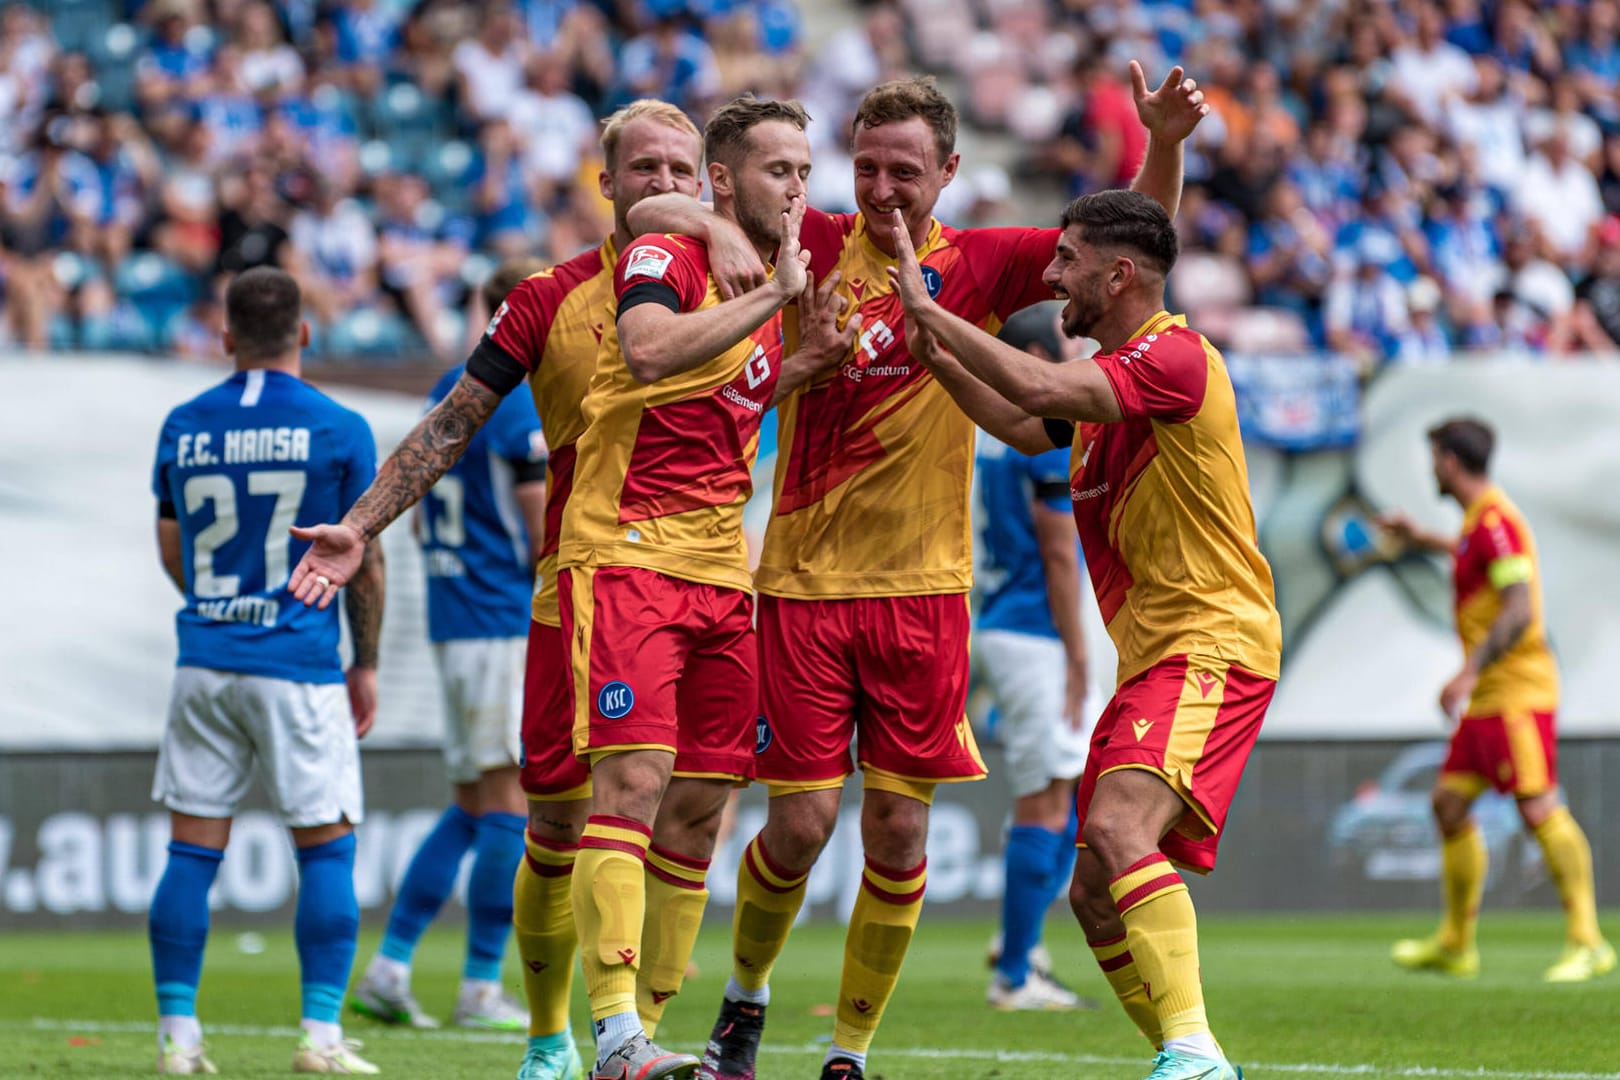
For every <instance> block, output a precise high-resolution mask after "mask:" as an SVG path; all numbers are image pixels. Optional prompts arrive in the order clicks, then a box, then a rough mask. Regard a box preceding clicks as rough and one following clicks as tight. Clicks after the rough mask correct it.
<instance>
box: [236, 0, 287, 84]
mask: <svg viewBox="0 0 1620 1080" xmlns="http://www.w3.org/2000/svg"><path fill="white" fill-rule="evenodd" d="M233 40H234V42H235V44H236V47H237V48H238V49H240V50H241V83H242V87H243V88H244V89H245V90H247V92H248V93H250V94H252V95H254V96H255V97H256V98H257V99H258V100H260V101H261V102H263V101H277V100H280V99H281V98H284V97H288V96H290V95H293V94H297V93H298V92H299V91H300V90H302V89H303V87H304V61H303V60H302V59H301V58H300V57H299V55H298V52H297V50H295V49H294V48H293V47H292V46H291V45H288V44H287V42H286V41H285V40H284V39H283V38H282V35H281V23H280V22H279V21H278V20H277V18H276V10H275V8H273V7H271V6H270V5H269V4H268V3H266V2H265V0H255V2H253V3H250V4H248V5H247V6H245V7H243V8H242V10H241V13H240V14H239V15H238V16H237V20H236V34H235V37H234V39H233Z"/></svg>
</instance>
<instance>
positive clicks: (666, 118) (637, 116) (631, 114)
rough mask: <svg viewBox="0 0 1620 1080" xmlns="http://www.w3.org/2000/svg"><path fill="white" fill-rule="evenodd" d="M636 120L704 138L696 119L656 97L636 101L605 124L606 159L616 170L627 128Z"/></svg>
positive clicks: (603, 148) (603, 123) (604, 143)
mask: <svg viewBox="0 0 1620 1080" xmlns="http://www.w3.org/2000/svg"><path fill="white" fill-rule="evenodd" d="M632 120H653V121H656V122H657V123H660V124H663V125H665V126H667V127H672V128H675V129H676V130H677V131H684V132H686V133H688V134H689V135H691V136H692V137H693V138H694V139H697V140H699V141H701V140H702V138H703V134H702V133H701V132H700V131H698V129H697V125H696V124H694V123H692V118H691V117H690V116H687V115H686V114H685V113H683V112H681V110H680V109H678V108H676V107H675V106H674V105H671V104H670V103H669V102H667V101H657V100H654V99H653V98H641V99H639V100H637V101H632V102H631V103H630V104H628V105H626V106H625V107H624V108H622V109H620V110H619V111H618V112H616V113H614V114H613V115H612V116H610V117H608V118H607V119H606V120H604V121H603V122H602V139H601V143H602V160H603V161H604V162H606V163H607V167H608V168H609V169H612V168H613V167H614V163H615V161H616V159H617V158H618V156H619V139H620V138H621V137H622V136H623V135H624V126H625V125H626V124H628V123H629V122H630V121H632Z"/></svg>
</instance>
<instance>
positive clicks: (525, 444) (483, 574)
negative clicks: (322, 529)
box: [418, 365, 546, 641]
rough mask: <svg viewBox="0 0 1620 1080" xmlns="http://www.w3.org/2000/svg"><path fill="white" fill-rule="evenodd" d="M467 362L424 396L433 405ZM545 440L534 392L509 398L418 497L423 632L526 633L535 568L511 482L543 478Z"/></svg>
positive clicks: (452, 636)
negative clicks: (425, 610) (423, 575)
mask: <svg viewBox="0 0 1620 1080" xmlns="http://www.w3.org/2000/svg"><path fill="white" fill-rule="evenodd" d="M464 368H465V365H459V366H457V367H454V368H451V369H450V370H449V371H447V372H445V373H444V377H443V378H441V379H440V380H439V383H438V385H437V386H435V387H434V388H433V392H432V393H431V394H429V395H428V407H429V408H432V407H433V406H434V405H437V404H438V403H439V402H440V401H443V400H444V398H445V397H446V396H447V395H448V394H449V393H450V388H451V387H453V386H455V385H456V381H457V380H458V379H460V378H461V373H462V371H463V370H464ZM545 462H546V443H545V440H544V439H543V438H541V435H540V417H539V415H538V414H536V413H535V411H534V396H533V395H532V394H530V393H528V391H527V390H526V389H523V390H519V391H518V392H517V393H512V394H508V395H506V398H505V400H503V401H502V402H501V404H500V407H499V408H497V409H496V410H495V413H494V415H493V416H491V417H490V418H489V419H488V420H487V421H486V422H485V423H484V426H483V427H481V428H479V429H478V433H477V434H476V435H474V436H473V438H472V442H470V443H469V444H468V445H467V452H466V453H464V454H462V455H461V460H459V461H457V462H456V463H455V464H454V465H452V466H451V467H450V471H449V472H447V473H445V474H444V476H443V477H442V478H441V479H440V480H439V482H438V483H437V484H435V485H434V486H433V490H432V491H430V492H428V495H427V498H425V499H423V500H422V511H421V515H422V516H421V518H420V519H419V521H420V525H421V528H420V530H419V533H418V535H419V536H420V537H421V540H422V561H423V562H424V563H425V564H426V566H427V575H428V589H427V600H428V637H430V638H431V639H433V640H434V641H455V640H460V639H463V638H492V637H523V636H525V635H526V634H528V632H529V610H530V605H531V604H532V602H533V599H534V567H533V566H532V565H530V563H529V533H528V529H527V528H525V526H524V522H523V515H522V513H520V512H519V509H518V504H517V498H516V496H515V495H514V494H513V490H512V489H513V487H514V485H516V484H518V483H522V482H525V481H543V480H544V479H545Z"/></svg>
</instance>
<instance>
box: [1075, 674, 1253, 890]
mask: <svg viewBox="0 0 1620 1080" xmlns="http://www.w3.org/2000/svg"><path fill="white" fill-rule="evenodd" d="M1276 689H1277V683H1276V681H1275V680H1273V679H1267V678H1263V677H1261V676H1259V675H1254V674H1251V673H1250V672H1247V671H1244V670H1243V669H1242V668H1239V667H1232V666H1230V665H1228V664H1227V663H1226V661H1224V660H1215V659H1212V658H1209V657H1203V656H1172V657H1169V658H1167V659H1164V660H1160V661H1159V662H1158V663H1157V664H1154V665H1153V666H1152V667H1150V668H1148V669H1147V670H1146V671H1144V672H1142V673H1141V674H1140V675H1137V676H1136V677H1135V678H1133V679H1131V681H1130V682H1127V683H1126V684H1125V685H1124V686H1121V687H1120V688H1119V689H1118V690H1116V691H1115V692H1114V697H1113V700H1111V701H1110V702H1109V703H1108V707H1107V708H1105V709H1104V710H1103V713H1102V716H1101V717H1099V718H1098V720H1097V729H1096V731H1094V732H1093V733H1092V736H1091V753H1090V756H1088V757H1087V758H1086V771H1085V774H1084V775H1082V776H1081V778H1080V788H1079V790H1078V791H1077V792H1076V793H1075V802H1076V805H1077V806H1078V807H1079V811H1080V826H1081V828H1084V827H1085V824H1086V809H1087V807H1089V806H1090V805H1091V795H1092V792H1093V791H1095V790H1096V787H1097V779H1098V777H1100V776H1103V775H1104V774H1105V773H1110V772H1113V771H1114V770H1116V769H1146V770H1148V771H1150V772H1154V773H1157V774H1158V775H1160V776H1162V777H1163V778H1164V779H1165V781H1166V782H1167V783H1169V785H1170V786H1171V787H1172V788H1174V789H1175V792H1176V794H1177V795H1180V796H1181V798H1182V800H1183V801H1185V802H1186V804H1187V813H1186V814H1185V815H1183V816H1182V819H1181V820H1180V821H1179V822H1177V823H1176V825H1175V826H1174V827H1173V828H1172V829H1171V830H1170V831H1169V832H1168V833H1166V834H1165V836H1164V839H1163V840H1161V841H1160V842H1159V849H1160V850H1161V851H1163V852H1164V854H1165V855H1166V857H1168V858H1169V859H1170V860H1171V861H1172V862H1175V863H1177V864H1178V865H1181V866H1185V867H1186V868H1188V869H1189V870H1195V871H1197V872H1198V873H1201V874H1207V873H1209V871H1211V870H1212V869H1214V868H1215V854H1216V849H1217V848H1218V847H1219V846H1220V840H1221V837H1220V833H1221V828H1222V826H1224V825H1225V824H1226V812H1227V810H1228V809H1229V808H1230V807H1231V805H1232V796H1234V795H1236V794H1237V787H1238V780H1239V779H1240V778H1241V777H1242V776H1243V766H1244V765H1246V764H1247V763H1248V760H1249V751H1250V750H1252V749H1254V740H1255V739H1256V738H1257V737H1258V736H1259V734H1260V723H1261V721H1262V720H1264V719H1265V716H1266V707H1267V706H1268V705H1270V704H1271V695H1272V693H1273V692H1274V691H1275V690H1276Z"/></svg>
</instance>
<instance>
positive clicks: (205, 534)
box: [148, 267, 383, 1075]
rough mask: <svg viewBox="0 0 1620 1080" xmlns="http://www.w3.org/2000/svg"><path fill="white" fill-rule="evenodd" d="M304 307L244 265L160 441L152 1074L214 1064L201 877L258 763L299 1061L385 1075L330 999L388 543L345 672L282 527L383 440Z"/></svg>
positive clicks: (355, 611)
mask: <svg viewBox="0 0 1620 1080" xmlns="http://www.w3.org/2000/svg"><path fill="white" fill-rule="evenodd" d="M301 309H302V303H301V297H300V295H299V291H298V285H297V284H296V283H295V282H294V281H293V279H292V278H291V277H290V276H288V275H287V274H286V273H284V272H282V271H280V270H276V269H272V268H268V267H264V268H259V269H255V270H249V271H247V272H245V273H243V274H241V275H239V276H238V277H237V278H236V279H235V280H233V281H232V282H231V284H230V287H229V288H228V289H227V290H226V292H225V335H224V342H225V351H226V352H227V353H229V354H230V355H231V356H232V357H233V358H234V360H235V364H236V373H235V374H234V375H232V376H231V377H230V378H229V379H226V380H225V381H224V382H223V383H221V384H219V385H218V386H216V387H214V388H213V389H211V390H208V391H206V392H205V393H203V394H201V395H199V396H198V397H196V398H193V399H192V400H191V401H188V402H186V403H185V404H184V405H181V406H179V407H178V408H176V409H175V410H174V411H173V412H171V413H170V414H169V416H168V419H167V420H165V421H164V424H163V433H162V435H161V436H160V437H159V440H158V451H157V464H156V467H155V469H154V471H153V479H152V488H153V493H154V494H155V495H156V496H157V501H158V521H157V533H158V549H159V552H160V554H161V556H162V561H163V567H164V569H165V570H166V571H167V572H168V574H169V577H170V578H172V579H173V580H174V583H175V586H176V587H177V588H179V589H180V591H181V592H182V593H183V594H184V596H185V606H184V607H182V608H181V609H180V612H179V614H178V615H177V616H176V619H175V622H176V626H177V629H178V632H179V638H180V658H179V667H178V669H177V670H176V672H175V679H174V693H173V696H172V697H171V699H170V703H169V718H168V723H167V725H166V726H165V728H164V733H163V744H162V747H161V749H160V750H159V753H158V764H157V777H156V779H155V781H154V782H153V785H152V797H153V798H154V799H157V800H159V801H160V802H162V803H163V804H164V805H165V806H167V807H168V808H169V811H170V827H171V836H172V839H171V841H170V843H169V860H168V864H167V865H166V866H165V867H164V870H163V877H162V879H161V880H160V881H159V882H158V886H157V891H156V892H155V893H154V894H153V897H152V910H151V917H150V922H149V924H148V931H149V934H150V937H151V944H152V973H153V976H154V979H155V981H156V983H157V998H158V1012H159V1014H160V1015H159V1020H158V1059H157V1071H158V1072H160V1073H168V1074H175V1075H185V1074H198V1073H213V1072H215V1071H216V1070H215V1068H214V1065H213V1063H212V1062H211V1061H209V1060H208V1058H207V1057H206V1056H205V1054H204V1050H203V1044H202V1028H201V1026H200V1025H199V1023H198V1021H197V1011H196V1001H197V983H198V980H199V978H200V976H201V974H202V961H203V949H204V946H205V945H206V944H207V941H208V890H209V888H210V886H212V885H213V882H214V877H215V875H216V874H217V873H218V871H219V865H220V861H221V860H222V859H223V858H224V855H225V845H226V842H227V841H228V840H229V839H230V833H231V819H232V817H234V816H235V814H236V810H237V807H238V806H240V805H241V802H242V799H243V798H244V796H246V794H247V790H248V787H249V785H250V784H251V783H252V780H253V776H254V774H255V772H257V773H258V774H259V775H260V776H261V777H263V779H264V782H265V786H266V788H268V790H269V795H270V801H271V804H272V805H273V807H274V808H275V810H276V812H277V813H278V814H280V815H281V818H282V820H283V821H284V822H286V824H287V826H288V828H289V829H291V831H292V839H293V844H294V845H295V847H296V848H297V854H298V876H299V887H298V914H297V917H296V920H295V922H294V924H293V927H294V929H293V933H294V938H295V940H296V941H297V945H298V959H299V965H300V968H301V970H302V986H303V1019H302V1022H301V1027H302V1035H301V1037H300V1039H299V1043H298V1048H297V1051H296V1053H295V1055H294V1057H293V1071H294V1072H341V1073H375V1072H377V1068H376V1066H374V1065H372V1064H371V1063H370V1062H368V1061H366V1060H365V1059H363V1058H362V1057H360V1055H359V1054H358V1053H357V1050H358V1044H357V1043H355V1042H353V1041H352V1040H345V1039H344V1038H343V1029H342V1027H341V1026H340V1024H339V1018H338V1010H339V1008H340V1006H341V1005H342V1003H343V991H344V988H345V987H346V986H347V985H348V982H349V968H350V965H351V964H353V962H354V950H355V938H356V935H357V933H358V931H359V927H360V909H359V906H358V905H357V904H356V902H355V895H354V826H355V825H356V824H358V823H359V821H360V819H361V814H362V800H361V792H360V751H359V742H358V740H359V738H361V737H362V736H364V735H365V734H366V732H367V731H368V730H369V729H370V728H371V724H372V720H373V719H374V718H375V714H376V709H377V641H378V636H379V633H380V631H381V628H382V607H383V556H382V549H381V546H380V544H378V543H377V541H375V540H373V541H371V542H369V543H367V544H366V545H365V546H364V548H363V550H362V552H361V553H360V554H359V558H358V560H357V561H358V566H357V567H356V568H355V570H354V573H353V575H352V580H350V581H349V587H348V589H347V590H345V592H344V606H345V608H346V610H347V611H348V615H349V630H350V634H351V637H352V639H353V646H354V657H353V663H352V665H351V666H350V668H349V670H348V672H347V673H345V672H344V670H343V667H342V663H341V661H340V659H339V656H338V615H337V612H336V611H335V610H320V611H315V610H310V609H306V608H305V607H303V606H302V605H300V604H296V603H293V597H292V593H291V591H290V588H289V585H288V577H287V570H288V567H290V566H291V565H292V564H293V562H294V560H295V557H296V556H298V555H299V554H301V550H300V549H301V548H302V547H303V543H302V541H301V540H300V539H297V538H294V537H291V536H289V535H288V533H287V530H288V527H289V526H292V525H295V524H297V523H298V522H315V521H325V520H328V519H330V518H332V517H334V516H336V515H339V514H342V513H343V512H344V511H345V510H346V509H348V507H349V506H350V505H351V504H352V503H353V502H354V500H355V499H356V498H357V497H358V496H359V494H360V492H362V491H363V490H365V487H366V485H367V484H368V483H370V481H371V478H372V474H373V473H374V472H375V470H376V446H375V444H374V442H373V441H372V436H371V430H370V428H368V427H367V426H366V422H365V421H364V420H363V419H361V418H360V416H358V415H357V414H355V413H353V412H350V411H349V410H348V409H345V408H343V407H342V406H340V405H338V404H337V403H335V402H333V401H332V400H331V399H330V398H328V397H326V396H325V395H324V394H322V393H320V392H319V391H317V390H315V389H314V388H312V387H311V386H309V385H308V384H307V383H305V382H303V381H302V379H301V378H300V377H299V372H300V367H299V350H300V349H301V348H302V347H303V346H305V345H307V344H308V343H309V325H308V324H307V323H304V322H302V321H301V320H300V319H299V312H300V310H301ZM345 683H347V690H348V693H347V701H345V695H344V684H345Z"/></svg>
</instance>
